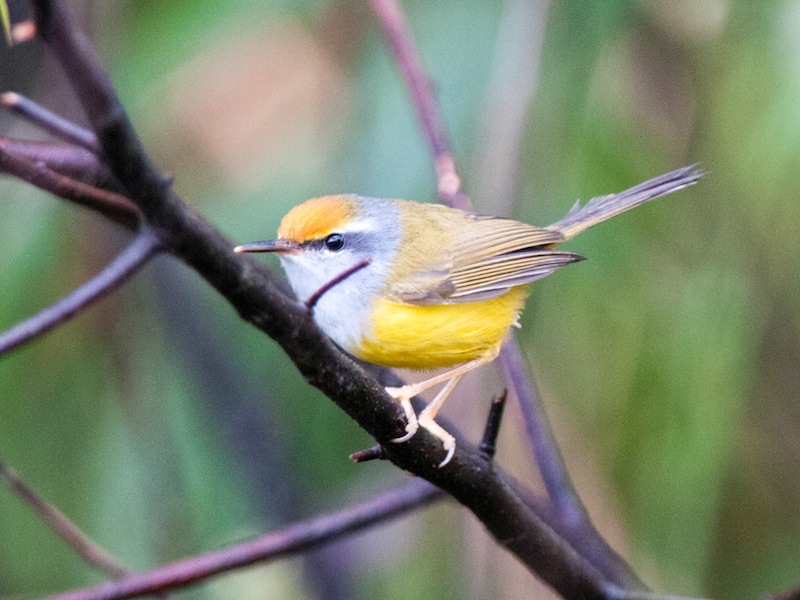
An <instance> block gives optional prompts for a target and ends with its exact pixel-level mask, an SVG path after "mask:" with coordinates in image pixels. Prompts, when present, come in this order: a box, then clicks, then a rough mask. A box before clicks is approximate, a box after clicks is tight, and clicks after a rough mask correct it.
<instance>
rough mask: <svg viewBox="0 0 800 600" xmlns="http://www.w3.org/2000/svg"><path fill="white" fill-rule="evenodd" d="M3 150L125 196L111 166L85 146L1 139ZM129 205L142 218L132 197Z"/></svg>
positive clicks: (0, 145)
mask: <svg viewBox="0 0 800 600" xmlns="http://www.w3.org/2000/svg"><path fill="white" fill-rule="evenodd" d="M0 149H2V150H5V151H6V152H8V153H9V154H11V155H13V156H16V157H17V158H21V159H24V160H27V161H28V162H29V163H34V164H39V165H42V166H44V167H47V168H48V169H50V170H51V171H55V172H56V173H58V174H59V175H64V176H66V177H69V178H70V179H74V180H76V181H79V182H80V183H85V184H86V185H90V186H92V187H98V188H100V189H103V190H107V191H110V192H114V193H116V194H118V195H120V196H124V195H125V190H124V189H123V187H122V185H120V183H119V182H118V181H117V180H116V179H115V178H114V175H113V174H112V173H111V171H110V170H109V169H108V167H107V166H106V165H104V164H103V163H101V162H100V157H99V156H97V154H94V153H92V152H89V151H88V150H86V149H85V148H81V147H79V146H72V145H69V146H68V145H65V144H54V143H52V142H43V141H33V140H21V139H16V138H0ZM126 200H127V199H126ZM127 205H128V206H129V207H130V208H129V211H130V212H131V213H133V214H135V215H138V217H141V211H140V210H139V207H137V206H136V205H135V204H134V203H133V202H131V201H130V200H127ZM138 217H137V218H138Z"/></svg>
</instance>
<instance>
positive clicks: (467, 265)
mask: <svg viewBox="0 0 800 600" xmlns="http://www.w3.org/2000/svg"><path fill="white" fill-rule="evenodd" d="M700 177H702V173H701V172H700V171H698V170H696V169H695V168H694V167H684V168H682V169H678V170H676V171H672V172H670V173H666V174H664V175H661V176H660V177H656V178H654V179H651V180H649V181H645V182H644V183H641V184H639V185H637V186H635V187H632V188H630V189H629V190H626V191H624V192H620V193H619V194H611V195H608V196H601V197H599V198H593V199H592V200H589V202H587V203H586V204H585V205H584V206H580V203H579V202H578V203H576V204H575V205H574V206H573V207H572V209H571V210H570V211H569V212H568V213H567V215H566V216H565V217H564V218H563V219H561V220H560V221H557V222H555V223H553V224H552V225H549V226H547V227H536V226H533V225H527V224H525V223H520V222H518V221H513V220H511V219H503V218H499V217H491V216H481V215H476V214H473V213H470V212H464V211H461V210H456V209H452V208H447V207H445V206H441V205H435V204H422V203H419V202H410V201H407V200H387V199H382V198H365V197H361V196H355V195H339V196H323V197H321V198H313V199H311V200H308V201H306V202H304V203H303V204H300V205H299V206H296V207H295V208H293V209H292V210H291V211H289V213H287V215H286V216H285V217H284V218H283V221H282V222H281V225H280V228H279V229H278V239H276V240H272V241H265V242H255V243H252V244H244V245H242V246H237V247H236V248H235V251H236V252H273V253H275V254H277V255H278V256H279V258H280V260H281V264H282V265H283V268H284V270H285V271H286V275H287V277H288V279H289V283H290V284H291V286H292V288H293V289H294V292H295V294H297V296H298V297H299V298H300V299H301V300H304V301H306V302H307V304H308V305H309V306H310V307H313V311H314V320H315V321H316V323H317V324H318V325H319V327H320V328H321V329H322V331H324V332H325V333H326V334H327V335H328V336H329V337H330V338H331V339H332V340H333V341H334V342H336V343H337V344H338V345H339V346H340V347H341V348H343V349H344V350H346V351H347V352H349V353H350V354H353V355H355V356H357V357H358V358H361V359H363V360H365V361H367V362H371V363H374V364H377V365H383V366H388V367H404V368H409V369H433V368H437V367H451V368H450V369H449V370H447V371H446V372H444V373H442V374H440V375H436V376H435V377H431V378H430V379H427V380H425V381H422V382H419V383H414V384H410V385H404V386H402V387H399V388H387V389H386V391H387V392H388V393H389V395H390V396H392V397H393V398H395V399H396V400H397V401H398V402H399V403H400V405H401V406H402V408H403V411H404V412H405V416H406V419H407V421H408V423H407V425H406V428H405V429H406V434H405V435H404V436H402V437H400V438H397V439H395V440H393V441H395V442H403V441H406V440H408V439H410V438H411V437H412V436H413V435H414V434H415V433H416V432H417V429H418V428H419V427H422V428H424V429H427V430H428V431H429V432H430V433H431V434H432V435H433V436H435V437H436V438H438V439H439V440H441V442H442V445H443V447H444V451H445V457H444V459H443V460H442V462H441V464H440V465H439V466H440V467H441V466H444V465H446V464H447V463H448V462H449V461H450V459H451V458H452V456H453V453H454V451H455V438H454V437H453V436H452V435H451V434H450V433H448V432H447V431H446V430H445V429H444V428H442V427H441V426H440V425H439V424H438V423H436V421H435V417H436V415H437V413H438V412H439V410H440V409H441V407H442V404H443V403H444V401H445V400H446V399H447V396H448V395H449V394H450V392H452V391H453V388H454V387H455V386H456V385H457V384H458V382H459V381H460V380H461V378H462V377H464V375H465V374H466V373H468V372H469V371H471V370H473V369H476V368H478V367H480V366H482V365H485V364H487V363H489V362H491V361H493V360H494V359H495V358H496V356H497V354H498V352H499V351H500V347H501V346H502V344H503V341H504V340H505V339H506V337H507V335H508V331H509V328H510V327H511V326H514V325H517V324H518V319H519V315H520V313H521V311H522V309H523V305H524V302H525V299H526V297H527V295H528V287H529V286H528V284H530V283H531V282H533V281H536V280H537V279H541V278H543V277H546V276H547V275H549V274H550V273H552V272H553V271H555V270H556V269H558V268H561V267H563V266H565V265H568V264H570V263H573V262H577V261H579V260H582V259H583V257H581V256H580V255H578V254H575V253H573V252H567V251H563V250H557V249H556V248H557V247H558V246H559V245H560V244H561V243H563V242H565V241H567V240H569V239H571V238H573V237H575V236H576V235H578V234H579V233H581V232H582V231H584V230H586V229H588V228H589V227H592V226H593V225H596V224H597V223H600V222H602V221H605V220H607V219H610V218H611V217H614V216H616V215H618V214H620V213H622V212H625V211H627V210H630V209H631V208H634V207H636V206H639V205H640V204H644V203H645V202H648V201H650V200H653V199H655V198H658V197H660V196H664V195H666V194H670V193H672V192H675V191H677V190H680V189H682V188H685V187H687V186H689V185H692V184H693V183H695V182H696V181H697V180H698V179H699V178H700ZM441 383H444V387H442V389H441V390H440V391H439V393H438V394H437V395H436V396H435V398H434V399H433V400H432V401H431V402H430V403H429V404H428V405H427V406H426V408H425V409H424V410H422V412H420V414H419V415H417V414H416V413H415V412H414V408H413V407H412V405H411V398H412V397H414V396H416V395H417V394H419V393H420V392H422V391H424V390H427V389H428V388H431V387H433V386H435V385H438V384H441Z"/></svg>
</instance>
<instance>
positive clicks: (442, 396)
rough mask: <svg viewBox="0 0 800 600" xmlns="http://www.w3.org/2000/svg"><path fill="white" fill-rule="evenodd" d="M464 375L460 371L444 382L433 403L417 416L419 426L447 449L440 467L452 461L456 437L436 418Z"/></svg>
mask: <svg viewBox="0 0 800 600" xmlns="http://www.w3.org/2000/svg"><path fill="white" fill-rule="evenodd" d="M463 377H464V373H460V374H458V375H456V376H455V377H453V378H452V379H451V380H450V381H448V382H447V383H446V384H444V387H443V388H442V389H441V390H439V393H438V394H436V397H435V398H434V399H433V401H431V403H430V404H428V406H426V407H425V408H424V409H423V411H422V412H421V413H419V417H417V423H418V424H419V426H420V427H422V428H423V429H427V430H428V431H429V432H430V434H431V435H432V436H433V437H435V438H437V439H439V440H441V441H442V446H443V447H444V449H445V450H446V451H447V454H446V455H445V457H444V460H443V461H442V462H441V463H439V468H441V467H443V466H445V465H446V464H447V463H449V462H450V459H451V458H453V453H454V452H455V451H456V438H454V437H453V436H452V435H451V434H450V433H448V432H447V430H446V429H445V428H444V427H442V426H441V425H439V424H438V423H437V422H436V421H434V419H435V418H436V415H437V414H438V412H439V409H441V408H442V405H443V404H444V401H445V400H447V397H448V396H449V395H450V392H452V391H453V389H454V388H455V387H456V386H457V385H458V383H459V382H460V381H461V379H462V378H463Z"/></svg>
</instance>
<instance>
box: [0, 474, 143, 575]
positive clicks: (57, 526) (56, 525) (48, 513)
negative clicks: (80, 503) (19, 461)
mask: <svg viewBox="0 0 800 600" xmlns="http://www.w3.org/2000/svg"><path fill="white" fill-rule="evenodd" d="M0 477H2V478H3V479H5V481H6V483H8V485H9V487H10V488H11V490H12V491H13V492H14V493H15V494H17V496H19V497H20V498H21V499H22V501H23V502H25V504H27V505H28V506H29V507H30V508H31V509H32V510H33V511H34V512H35V513H36V514H37V515H39V517H40V518H41V519H42V521H44V522H45V524H47V526H48V527H49V528H50V529H51V530H52V531H53V532H54V533H55V534H56V535H57V536H58V537H60V538H61V539H62V540H64V542H66V544H67V545H68V546H69V547H70V548H72V550H73V551H74V552H75V554H77V555H78V556H80V557H81V559H83V560H84V561H85V562H86V563H88V564H90V565H92V566H93V567H95V568H97V569H99V570H100V571H102V572H103V573H106V574H108V575H110V576H111V577H115V578H119V577H124V576H125V575H127V574H129V573H130V571H129V570H128V569H126V568H125V567H123V566H122V564H121V563H120V562H119V561H118V560H117V559H116V558H114V557H113V556H111V555H110V554H109V553H108V552H106V551H105V550H103V548H101V547H100V546H98V545H97V544H96V543H95V542H94V541H92V540H91V539H90V538H89V536H87V535H86V534H85V533H83V532H82V531H81V530H80V529H79V528H78V526H77V525H75V523H73V522H72V521H71V520H70V519H69V517H67V516H66V515H65V514H64V513H62V512H61V511H60V510H58V508H56V507H55V506H53V505H52V504H50V503H49V502H46V501H45V500H42V499H41V498H39V496H37V495H36V493H35V492H34V491H33V490H32V489H31V488H29V487H28V486H27V485H26V484H25V482H24V481H22V480H21V479H20V478H19V476H17V474H16V472H14V470H13V469H12V468H11V467H8V466H7V465H5V464H3V463H0Z"/></svg>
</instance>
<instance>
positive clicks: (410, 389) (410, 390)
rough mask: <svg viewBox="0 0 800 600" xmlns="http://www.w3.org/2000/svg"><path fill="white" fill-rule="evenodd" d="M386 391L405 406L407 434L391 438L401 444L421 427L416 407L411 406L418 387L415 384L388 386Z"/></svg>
mask: <svg viewBox="0 0 800 600" xmlns="http://www.w3.org/2000/svg"><path fill="white" fill-rule="evenodd" d="M386 393H387V394H389V395H390V396H391V397H392V398H394V399H395V400H397V401H398V402H399V403H400V406H401V407H402V408H403V412H404V413H405V415H406V421H407V423H406V434H405V435H402V436H400V437H399V438H394V439H393V440H391V441H392V442H394V443H395V444H401V443H402V442H407V441H408V440H410V439H411V438H412V437H414V434H415V433H417V429H419V422H418V421H417V413H415V412H414V407H413V406H411V398H413V397H414V396H415V395H416V393H417V392H416V389H415V388H414V386H411V385H404V386H403V387H399V388H396V387H387V388H386Z"/></svg>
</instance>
